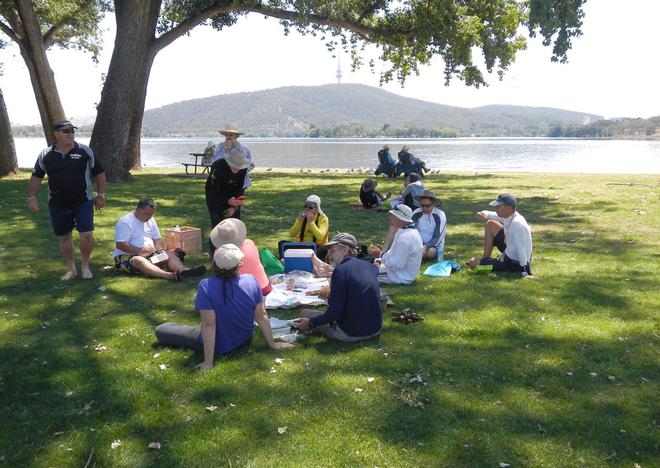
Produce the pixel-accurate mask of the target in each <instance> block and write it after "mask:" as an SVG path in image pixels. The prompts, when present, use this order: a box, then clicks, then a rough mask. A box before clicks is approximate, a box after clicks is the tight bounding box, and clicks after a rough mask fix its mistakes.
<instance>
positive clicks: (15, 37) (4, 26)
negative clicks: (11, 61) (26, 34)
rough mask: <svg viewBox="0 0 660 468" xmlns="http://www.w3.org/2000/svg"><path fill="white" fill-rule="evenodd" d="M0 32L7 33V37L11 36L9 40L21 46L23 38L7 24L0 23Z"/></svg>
mask: <svg viewBox="0 0 660 468" xmlns="http://www.w3.org/2000/svg"><path fill="white" fill-rule="evenodd" d="M0 31H2V32H3V33H5V34H6V35H7V36H9V39H11V40H12V41H14V42H15V43H17V44H19V45H20V43H21V38H20V36H19V35H18V34H16V32H14V30H13V29H12V28H11V26H9V25H8V24H5V22H4V21H0Z"/></svg>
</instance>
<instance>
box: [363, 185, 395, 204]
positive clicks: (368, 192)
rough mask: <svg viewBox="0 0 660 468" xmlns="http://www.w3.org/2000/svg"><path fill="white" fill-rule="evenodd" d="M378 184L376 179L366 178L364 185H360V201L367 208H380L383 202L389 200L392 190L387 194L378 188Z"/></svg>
mask: <svg viewBox="0 0 660 468" xmlns="http://www.w3.org/2000/svg"><path fill="white" fill-rule="evenodd" d="M377 186H378V181H376V180H375V179H364V182H362V185H361V186H360V202H362V206H363V207H365V208H378V207H379V206H380V204H381V203H382V202H384V201H385V200H387V199H388V198H389V197H390V195H392V193H391V192H387V193H386V194H385V195H383V194H382V193H380V192H379V191H377V190H376V187H377Z"/></svg>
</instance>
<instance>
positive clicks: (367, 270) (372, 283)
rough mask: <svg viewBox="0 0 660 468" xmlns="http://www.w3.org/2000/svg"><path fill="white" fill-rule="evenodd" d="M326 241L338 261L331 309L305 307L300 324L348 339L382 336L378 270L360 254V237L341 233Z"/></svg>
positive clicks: (338, 338) (329, 336)
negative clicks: (361, 257) (358, 238)
mask: <svg viewBox="0 0 660 468" xmlns="http://www.w3.org/2000/svg"><path fill="white" fill-rule="evenodd" d="M326 245H327V247H328V257H329V258H330V259H331V261H332V263H333V265H334V269H332V277H331V280H330V281H331V288H330V296H329V297H328V309H327V310H326V311H325V312H320V311H317V310H312V309H303V311H302V312H301V314H300V318H299V319H298V320H297V321H296V322H295V325H296V327H297V328H299V329H301V330H304V331H306V332H314V333H320V334H322V335H323V336H325V337H326V338H330V339H332V340H337V341H342V342H346V343H352V342H355V341H361V340H368V339H370V338H374V337H376V336H378V335H379V334H380V330H381V327H382V324H383V316H382V312H381V310H380V286H379V285H378V279H377V275H378V270H377V269H376V268H375V267H374V266H373V265H372V264H371V263H369V262H367V261H365V260H361V259H359V258H357V257H356V255H357V250H358V244H357V240H356V239H355V237H354V236H353V235H351V234H349V233H346V232H340V233H338V234H337V235H335V236H334V237H333V238H332V240H331V241H330V242H328V243H327V244H326ZM316 262H318V259H316ZM328 267H330V266H329V265H328Z"/></svg>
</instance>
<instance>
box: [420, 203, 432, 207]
mask: <svg viewBox="0 0 660 468" xmlns="http://www.w3.org/2000/svg"><path fill="white" fill-rule="evenodd" d="M419 206H421V207H422V208H431V207H432V206H433V203H420V204H419Z"/></svg>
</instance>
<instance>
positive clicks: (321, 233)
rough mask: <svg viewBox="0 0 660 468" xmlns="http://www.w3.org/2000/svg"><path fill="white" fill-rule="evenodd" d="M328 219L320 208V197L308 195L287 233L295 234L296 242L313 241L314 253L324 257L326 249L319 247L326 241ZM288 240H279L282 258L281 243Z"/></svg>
mask: <svg viewBox="0 0 660 468" xmlns="http://www.w3.org/2000/svg"><path fill="white" fill-rule="evenodd" d="M329 229H330V221H329V220H328V217H327V216H326V214H325V213H324V212H323V211H322V210H321V198H320V197H319V196H318V195H310V196H309V197H307V198H306V199H305V209H304V210H303V211H302V213H300V215H299V216H298V217H297V218H296V221H295V222H294V223H293V226H291V229H290V230H289V234H290V235H291V236H295V239H296V242H314V243H315V244H316V255H318V256H319V257H320V258H325V254H326V252H327V249H325V248H320V247H322V246H323V245H325V243H326V242H328V230H329ZM286 242H290V241H286V240H284V241H279V242H278V245H277V250H278V251H279V254H280V258H283V254H284V252H282V244H284V243H286Z"/></svg>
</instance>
